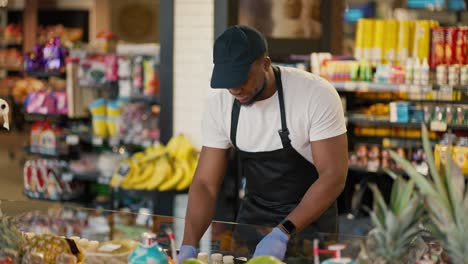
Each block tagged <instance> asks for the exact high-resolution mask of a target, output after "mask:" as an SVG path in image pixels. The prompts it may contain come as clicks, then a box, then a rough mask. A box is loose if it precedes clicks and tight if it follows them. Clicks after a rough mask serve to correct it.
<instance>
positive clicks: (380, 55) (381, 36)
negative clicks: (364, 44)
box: [371, 19, 389, 65]
mask: <svg viewBox="0 0 468 264" xmlns="http://www.w3.org/2000/svg"><path fill="white" fill-rule="evenodd" d="M374 23H375V31H374V32H375V35H374V40H373V44H372V45H373V47H372V60H371V62H372V63H373V64H374V65H377V64H380V63H381V62H382V61H384V59H385V47H384V46H385V41H387V39H386V36H388V35H387V34H388V33H389V32H387V27H388V23H387V21H386V20H382V19H377V20H375V22H374Z"/></svg>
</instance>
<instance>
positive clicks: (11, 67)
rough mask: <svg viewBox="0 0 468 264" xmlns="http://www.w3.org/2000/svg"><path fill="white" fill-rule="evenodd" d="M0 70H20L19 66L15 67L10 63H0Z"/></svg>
mask: <svg viewBox="0 0 468 264" xmlns="http://www.w3.org/2000/svg"><path fill="white" fill-rule="evenodd" d="M0 70H5V71H16V72H19V71H21V67H15V66H11V65H0Z"/></svg>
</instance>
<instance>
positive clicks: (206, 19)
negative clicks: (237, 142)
mask: <svg viewBox="0 0 468 264" xmlns="http://www.w3.org/2000/svg"><path fill="white" fill-rule="evenodd" d="M214 1H216V0H175V3H174V4H175V6H174V8H175V10H174V12H175V14H174V109H173V111H174V114H173V118H174V135H176V134H178V133H184V134H186V135H187V136H188V137H189V138H190V139H191V140H192V142H193V143H194V145H195V146H196V147H197V148H200V147H201V144H202V133H201V120H202V114H203V109H204V103H205V100H206V96H207V95H208V94H209V92H210V77H211V71H212V69H213V66H212V61H213V59H212V49H213V34H214ZM174 206H175V210H174V215H175V216H176V217H181V218H183V217H185V208H186V206H187V195H179V196H178V197H177V198H176V201H175V204H174ZM183 227H184V222H183V221H182V220H177V221H176V223H175V227H174V229H175V235H176V238H178V239H181V238H182V234H183ZM210 234H211V232H210V229H208V231H207V232H206V233H205V235H204V237H203V239H202V241H201V243H200V247H201V249H202V251H204V252H207V253H210V248H211V247H210V243H209V241H210V237H211V236H210ZM179 242H180V241H179Z"/></svg>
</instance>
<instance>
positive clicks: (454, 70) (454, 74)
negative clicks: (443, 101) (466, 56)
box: [448, 64, 460, 86]
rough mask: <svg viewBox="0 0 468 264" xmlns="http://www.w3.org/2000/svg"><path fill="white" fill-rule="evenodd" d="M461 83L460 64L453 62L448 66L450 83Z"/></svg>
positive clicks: (454, 84) (453, 84)
mask: <svg viewBox="0 0 468 264" xmlns="http://www.w3.org/2000/svg"><path fill="white" fill-rule="evenodd" d="M459 84H460V65H458V64H453V65H450V66H449V68H448V85H450V86H456V85H459Z"/></svg>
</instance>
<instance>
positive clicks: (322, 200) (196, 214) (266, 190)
mask: <svg viewBox="0 0 468 264" xmlns="http://www.w3.org/2000/svg"><path fill="white" fill-rule="evenodd" d="M213 57H214V69H213V75H212V79H211V87H212V88H226V90H221V91H220V92H219V93H217V94H216V95H214V96H213V97H212V98H210V100H209V104H208V109H207V111H206V112H205V114H204V118H203V135H204V141H203V148H202V151H201V154H200V161H199V164H198V167H197V170H196V172H195V176H194V179H193V182H192V185H191V187H190V191H189V202H188V208H187V215H186V223H185V231H184V239H183V242H182V247H181V249H180V254H179V259H180V260H181V261H183V260H185V259H187V258H189V257H196V255H197V251H196V249H195V247H196V245H197V244H198V242H199V240H200V238H201V237H202V235H203V234H204V232H205V231H206V229H207V228H208V226H209V225H210V222H211V219H212V217H213V214H214V208H215V203H216V198H217V194H218V190H219V187H220V185H221V183H222V181H223V175H224V174H225V170H226V165H227V163H228V150H229V148H231V147H234V148H235V149H236V151H238V154H239V157H240V161H241V162H240V164H241V168H240V169H241V171H242V173H243V176H244V177H246V179H247V184H246V196H245V199H244V201H243V203H242V205H241V209H240V211H239V215H238V219H237V221H238V222H239V223H247V224H253V225H261V226H271V227H275V228H274V229H273V231H272V232H271V233H269V234H268V235H267V236H266V237H264V238H263V239H262V241H260V243H259V244H258V245H257V247H256V250H255V254H254V256H259V255H271V256H276V257H278V258H280V259H283V258H284V255H285V252H286V246H287V242H288V240H289V238H290V237H291V235H293V234H295V233H297V232H301V231H303V230H305V229H307V230H309V231H312V232H327V233H335V232H337V219H336V218H337V208H336V203H335V202H336V198H337V197H338V195H339V194H340V193H341V191H342V190H343V188H344V185H345V180H346V174H347V169H348V163H347V162H348V156H347V153H348V148H347V138H346V127H345V120H344V114H343V109H342V105H341V101H340V98H339V96H338V94H337V92H336V90H335V89H334V88H333V87H332V86H331V85H330V84H329V83H328V82H326V81H325V80H323V79H321V78H320V77H317V76H315V75H313V74H311V73H307V72H305V71H300V70H297V69H293V68H286V67H276V66H272V65H271V60H270V58H269V57H268V50H267V44H266V40H265V38H264V37H263V36H262V35H261V34H260V33H259V32H257V31H256V30H255V29H253V28H250V27H246V26H234V27H231V28H229V29H227V30H226V31H225V32H224V33H223V34H222V35H221V36H219V37H218V38H217V39H216V41H215V44H214V51H213Z"/></svg>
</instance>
